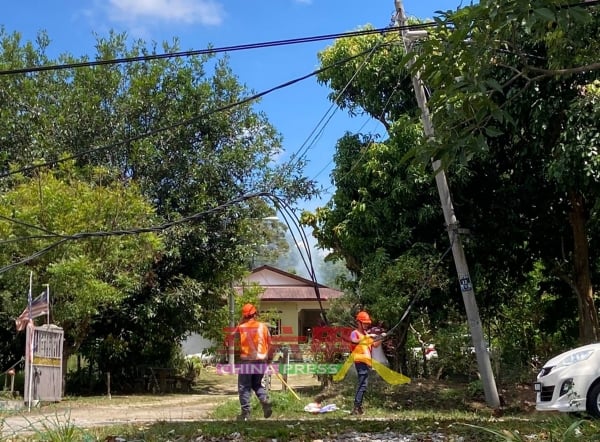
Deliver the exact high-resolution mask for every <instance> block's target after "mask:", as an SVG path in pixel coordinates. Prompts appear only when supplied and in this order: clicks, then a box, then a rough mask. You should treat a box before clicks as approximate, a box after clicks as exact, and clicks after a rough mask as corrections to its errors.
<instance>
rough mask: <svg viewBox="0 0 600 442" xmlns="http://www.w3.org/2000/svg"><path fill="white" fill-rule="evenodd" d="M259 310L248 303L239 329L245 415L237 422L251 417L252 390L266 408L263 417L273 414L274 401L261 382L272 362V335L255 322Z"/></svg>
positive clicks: (239, 377)
mask: <svg viewBox="0 0 600 442" xmlns="http://www.w3.org/2000/svg"><path fill="white" fill-rule="evenodd" d="M256 316H257V311H256V307H255V306H254V305H252V304H246V305H244V306H243V307H242V321H241V322H240V324H239V325H238V327H237V330H236V331H237V334H238V335H239V340H240V359H241V362H242V364H241V365H240V371H239V373H238V394H239V398H240V406H241V408H242V414H240V415H239V416H238V420H244V421H246V420H248V419H249V418H250V399H251V396H252V391H254V393H255V394H256V396H257V397H258V400H259V401H260V404H261V405H262V409H263V416H264V417H266V418H268V417H270V416H271V415H272V414H273V409H272V407H271V402H270V401H269V398H268V397H267V392H266V390H265V388H264V387H263V386H262V379H263V376H264V374H265V370H266V369H267V367H268V364H270V362H271V356H272V348H271V333H270V332H269V328H268V327H267V325H266V324H265V323H264V322H260V321H258V320H257V319H256Z"/></svg>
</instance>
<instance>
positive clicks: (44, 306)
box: [15, 290, 50, 331]
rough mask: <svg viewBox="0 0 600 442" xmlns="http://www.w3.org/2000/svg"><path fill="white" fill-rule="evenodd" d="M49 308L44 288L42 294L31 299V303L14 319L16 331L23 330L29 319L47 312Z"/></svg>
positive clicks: (46, 291) (46, 292)
mask: <svg viewBox="0 0 600 442" xmlns="http://www.w3.org/2000/svg"><path fill="white" fill-rule="evenodd" d="M49 308H50V303H49V302H48V290H44V291H43V292H42V294H41V295H40V296H38V297H37V298H35V299H34V300H33V301H31V303H30V304H29V305H28V306H27V307H25V310H23V313H21V314H20V315H19V317H18V318H17V319H15V323H16V326H17V331H22V330H25V328H26V327H27V323H28V322H29V320H30V319H33V318H37V317H38V316H42V315H46V314H48V310H49Z"/></svg>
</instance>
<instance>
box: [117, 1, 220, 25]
mask: <svg viewBox="0 0 600 442" xmlns="http://www.w3.org/2000/svg"><path fill="white" fill-rule="evenodd" d="M224 14H225V13H224V10H223V6H222V5H221V4H220V3H218V2H216V1H214V0H110V1H109V17H110V19H111V20H113V21H120V22H136V21H145V20H151V21H153V22H157V21H164V22H169V23H185V24H193V23H200V24H203V25H208V26H217V25H220V24H221V23H222V22H223V17H224Z"/></svg>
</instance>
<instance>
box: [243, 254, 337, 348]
mask: <svg viewBox="0 0 600 442" xmlns="http://www.w3.org/2000/svg"><path fill="white" fill-rule="evenodd" d="M246 284H248V285H250V284H258V285H260V286H261V287H263V288H264V289H265V290H264V292H263V293H262V295H261V297H260V305H259V309H260V311H263V312H264V311H275V312H277V313H278V314H279V317H280V319H279V321H277V324H273V325H274V326H275V327H274V328H275V329H274V331H273V334H274V335H281V336H286V335H292V336H294V337H298V338H299V339H300V341H302V340H304V341H305V340H306V338H307V337H309V336H310V331H311V330H312V329H313V327H315V326H318V325H323V320H322V315H321V312H322V310H324V311H327V310H328V309H329V306H330V304H331V301H332V300H334V299H337V298H339V297H341V296H342V294H343V292H341V291H339V290H335V289H332V288H329V287H327V286H324V285H323V284H317V288H315V284H314V283H313V281H311V280H309V279H306V278H303V277H301V276H298V275H294V274H293V273H288V272H285V271H283V270H280V269H277V268H275V267H271V266H269V265H263V266H261V267H257V268H255V269H254V270H253V271H252V273H250V275H248V276H247V277H246V278H245V279H244V281H243V282H242V284H241V285H238V286H236V287H235V289H236V290H237V291H238V292H239V291H242V290H243V288H244V285H246ZM317 289H318V293H319V298H320V301H321V302H319V299H318V298H317Z"/></svg>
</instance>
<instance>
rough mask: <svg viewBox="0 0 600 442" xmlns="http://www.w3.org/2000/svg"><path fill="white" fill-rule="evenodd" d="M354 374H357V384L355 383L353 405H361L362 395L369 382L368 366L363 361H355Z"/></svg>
mask: <svg viewBox="0 0 600 442" xmlns="http://www.w3.org/2000/svg"><path fill="white" fill-rule="evenodd" d="M354 366H355V367H356V374H358V384H357V385H356V396H354V406H355V407H361V406H362V402H363V396H364V395H365V392H366V391H367V385H368V384H369V372H370V371H371V367H369V366H368V365H367V364H365V363H364V362H355V363H354Z"/></svg>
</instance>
